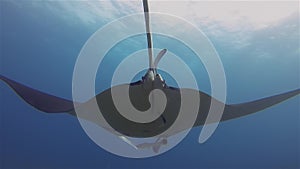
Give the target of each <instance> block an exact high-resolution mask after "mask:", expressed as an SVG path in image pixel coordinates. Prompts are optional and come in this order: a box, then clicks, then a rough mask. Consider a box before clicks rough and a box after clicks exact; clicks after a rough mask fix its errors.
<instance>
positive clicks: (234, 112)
mask: <svg viewBox="0 0 300 169" xmlns="http://www.w3.org/2000/svg"><path fill="white" fill-rule="evenodd" d="M298 94H300V89H296V90H293V91H290V92H286V93H282V94H278V95H275V96H271V97H266V98H263V99H259V100H255V101H251V102H247V103H241V104H232V105H226V106H225V110H224V113H223V116H222V119H221V121H225V120H230V119H234V118H238V117H242V116H246V115H248V114H252V113H256V112H258V111H261V110H264V109H266V108H268V107H271V106H273V105H275V104H278V103H281V102H283V101H285V100H287V99H289V98H291V97H293V96H296V95H298Z"/></svg>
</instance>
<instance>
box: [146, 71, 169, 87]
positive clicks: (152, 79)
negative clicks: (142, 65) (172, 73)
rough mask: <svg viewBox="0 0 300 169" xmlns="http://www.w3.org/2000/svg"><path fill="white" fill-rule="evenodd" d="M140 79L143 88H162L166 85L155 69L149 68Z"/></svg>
mask: <svg viewBox="0 0 300 169" xmlns="http://www.w3.org/2000/svg"><path fill="white" fill-rule="evenodd" d="M142 81H143V86H144V88H145V89H155V88H162V87H164V86H165V85H166V84H165V80H164V79H163V78H162V76H161V75H160V74H158V73H157V70H156V69H151V68H150V69H148V71H147V73H146V74H145V76H143V78H142Z"/></svg>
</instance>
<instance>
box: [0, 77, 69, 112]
mask: <svg viewBox="0 0 300 169" xmlns="http://www.w3.org/2000/svg"><path fill="white" fill-rule="evenodd" d="M0 79H1V80H2V81H4V82H5V83H7V84H8V85H9V86H10V87H11V88H12V89H13V90H14V91H15V92H16V93H17V94H18V95H19V96H20V97H21V98H23V100H25V101H26V102H27V103H28V104H30V105H31V106H33V107H34V108H36V109H38V110H40V111H43V112H47V113H60V112H69V111H71V110H73V109H74V106H73V102H72V101H70V100H66V99H63V98H59V97H56V96H53V95H50V94H47V93H44V92H41V91H38V90H35V89H33V88H30V87H28V86H25V85H23V84H20V83H18V82H16V81H14V80H11V79H8V78H6V77H4V76H2V75H0Z"/></svg>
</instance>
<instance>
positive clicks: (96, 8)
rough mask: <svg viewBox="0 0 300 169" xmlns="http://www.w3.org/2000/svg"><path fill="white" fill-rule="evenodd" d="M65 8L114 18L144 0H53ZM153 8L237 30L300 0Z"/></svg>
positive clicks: (275, 17) (280, 15)
mask: <svg viewBox="0 0 300 169" xmlns="http://www.w3.org/2000/svg"><path fill="white" fill-rule="evenodd" d="M48 3H49V4H52V3H55V4H58V5H59V6H60V7H61V8H62V9H63V10H66V11H69V12H71V13H74V15H76V16H77V17H78V18H79V19H80V20H81V21H82V22H84V23H89V24H93V23H95V22H97V20H98V19H102V20H103V19H104V20H114V19H117V18H118V17H121V16H124V15H128V14H133V13H137V12H142V11H143V7H142V2H141V1H124V0H121V1H120V0H119V1H115V0H112V1H108V0H107V1H103V0H101V1H55V2H53V1H51V2H48ZM149 6H150V11H151V12H162V13H168V14H172V15H176V16H179V17H183V18H185V19H187V20H189V21H191V22H192V23H194V24H196V25H198V26H199V25H202V26H209V25H211V23H218V24H220V25H222V27H224V28H226V29H228V30H231V31H238V30H243V29H262V28H266V27H268V26H270V25H272V24H274V23H276V22H278V21H280V20H282V19H284V18H286V17H288V16H289V15H291V14H292V13H294V12H298V11H299V2H298V1H287V2H284V1H269V2H268V1H265V2H259V1H219V2H218V1H211V2H209V1H158V0H155V1H149Z"/></svg>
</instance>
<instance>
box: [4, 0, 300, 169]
mask: <svg viewBox="0 0 300 169" xmlns="http://www.w3.org/2000/svg"><path fill="white" fill-rule="evenodd" d="M149 7H150V11H152V12H162V13H168V14H171V15H176V16H178V17H181V18H184V19H186V20H187V21H189V22H191V23H192V24H193V25H195V26H197V27H198V28H199V29H201V30H202V31H203V33H204V34H205V35H206V36H207V37H208V39H209V40H210V41H211V43H212V44H213V45H214V46H215V48H216V51H217V52H218V54H219V56H220V59H221V61H222V63H223V66H224V70H225V75H226V82H227V103H242V102H246V101H251V100H256V99H260V98H263V97H267V96H272V95H275V94H279V93H283V92H287V91H290V90H294V89H297V88H300V44H299V43H300V17H299V12H300V11H299V1H265V2H259V1H253V2H250V1H243V2H241V1H218V2H216V1H212V2H206V1H191V2H182V1H151V0H150V1H149ZM141 12H143V8H142V2H140V1H108V0H107V1H34V0H26V1H18V0H1V1H0V52H1V53H0V74H1V75H4V76H6V77H8V78H10V79H13V80H15V81H18V82H20V83H22V84H25V85H27V86H30V87H32V88H34V89H38V90H41V91H44V92H46V93H50V94H53V95H55V96H59V97H63V98H67V99H69V100H71V99H72V76H73V69H74V66H75V62H76V59H77V57H78V55H79V52H80V50H81V49H82V47H83V45H84V44H85V42H86V41H87V40H88V39H89V37H90V36H91V35H92V34H93V33H94V32H96V31H97V30H98V29H100V28H101V27H103V26H104V25H106V24H108V23H109V22H111V21H113V20H115V19H118V18H119V17H122V16H125V15H130V14H135V13H141ZM165 24H168V22H166V23H165ZM126 26H128V27H130V25H126ZM162 26H163V25H162ZM178 26H179V27H178V28H180V25H178ZM178 30H179V31H180V29H174V30H170V33H172V31H178ZM120 31H121V30H120ZM181 31H182V33H185V34H186V36H187V37H188V38H193V34H192V33H190V32H188V31H185V30H181ZM111 36H114V35H111ZM103 43H105V42H103ZM146 45H147V41H146V36H145V35H139V36H134V37H129V38H128V39H125V40H123V41H121V42H120V43H118V44H116V46H114V47H113V48H112V49H111V50H110V51H109V52H108V53H107V55H106V56H105V59H104V61H103V63H102V64H101V65H100V67H99V70H98V73H97V77H96V82H95V84H96V93H99V92H101V91H103V90H105V89H107V88H109V87H110V85H111V83H110V80H111V77H112V75H113V73H114V69H115V68H116V66H117V65H118V64H119V63H120V61H122V60H123V59H124V58H126V56H128V55H130V54H132V53H133V52H135V51H138V50H141V49H145V48H146ZM153 45H154V47H155V48H158V49H163V48H167V49H168V51H170V52H172V53H174V54H176V55H177V56H179V57H180V58H182V59H183V60H184V61H185V62H186V63H187V65H188V66H189V67H190V68H191V69H192V71H193V73H194V74H195V75H196V80H197V83H198V86H199V89H200V90H201V91H204V92H206V93H210V91H211V84H210V81H209V77H208V73H207V71H206V70H205V67H204V66H203V63H201V61H200V60H197V57H196V56H195V53H194V52H193V51H192V50H191V49H189V48H188V46H186V45H184V44H182V43H181V42H180V41H178V40H175V39H173V38H171V37H166V36H160V35H153ZM99 48H101V44H99ZM141 57H144V58H145V60H146V61H148V57H147V56H141ZM166 57H167V56H166ZM136 64H139V63H136ZM132 66H134V65H132ZM170 66H176V65H170ZM178 69H180V67H178ZM141 71H142V70H141ZM144 72H145V70H143V72H142V73H140V75H143V74H144ZM140 78H141V76H136V77H135V79H134V80H139V79H140ZM165 78H166V82H167V83H168V84H169V85H171V86H172V85H175V82H174V81H173V80H172V79H171V78H169V77H168V76H165ZM134 80H132V79H129V80H128V82H131V81H134ZM0 99H1V100H0V168H5V169H6V168H197V169H198V168H218V169H219V168H220V169H222V168H236V169H243V168H264V169H266V168H272V169H275V168H278V169H279V168H290V169H294V168H300V160H299V159H300V135H299V133H300V97H299V96H296V97H293V98H291V99H289V100H287V101H285V102H283V103H281V104H278V105H275V106H273V107H270V108H268V109H266V110H263V111H260V112H258V113H255V114H252V115H249V116H245V117H242V118H239V119H234V120H230V121H227V122H222V123H220V124H219V126H218V128H217V130H216V132H215V133H214V134H213V135H212V137H211V138H209V139H208V140H207V142H205V143H204V144H199V143H198V137H199V133H200V131H201V129H202V127H197V128H193V129H192V130H191V132H190V133H189V134H188V136H187V137H186V138H185V139H184V140H183V141H182V142H181V143H180V144H178V145H177V146H176V147H174V148H173V149H171V150H170V151H168V152H166V153H164V154H161V155H158V156H155V157H151V158H143V159H130V158H125V157H120V156H116V155H113V154H111V153H109V152H107V151H105V150H104V149H102V148H101V147H99V146H98V145H97V144H95V143H94V142H93V141H92V140H91V139H90V138H89V137H88V136H87V134H86V133H85V132H84V130H83V129H82V128H81V126H80V123H79V122H78V119H76V118H74V117H73V116H70V115H68V114H64V113H62V114H47V113H43V112H40V111H38V110H35V109H33V108H32V107H31V106H29V105H28V104H26V103H25V102H24V101H22V100H21V99H20V98H19V97H18V96H17V95H16V94H15V93H14V92H13V91H12V90H11V89H10V88H9V87H8V86H7V85H6V84H4V83H3V82H0Z"/></svg>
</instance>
